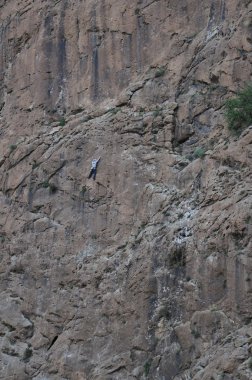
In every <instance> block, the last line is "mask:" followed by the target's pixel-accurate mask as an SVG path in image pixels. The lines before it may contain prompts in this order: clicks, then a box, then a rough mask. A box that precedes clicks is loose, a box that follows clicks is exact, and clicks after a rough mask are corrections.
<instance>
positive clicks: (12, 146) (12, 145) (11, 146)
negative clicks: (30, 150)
mask: <svg viewBox="0 0 252 380" xmlns="http://www.w3.org/2000/svg"><path fill="white" fill-rule="evenodd" d="M16 148H17V146H16V145H15V144H11V145H10V151H11V152H13V151H14V150H15V149H16Z"/></svg>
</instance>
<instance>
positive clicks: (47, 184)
mask: <svg viewBox="0 0 252 380" xmlns="http://www.w3.org/2000/svg"><path fill="white" fill-rule="evenodd" d="M42 187H44V188H45V189H46V188H47V187H49V181H44V182H42Z"/></svg>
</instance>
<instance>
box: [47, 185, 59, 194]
mask: <svg viewBox="0 0 252 380" xmlns="http://www.w3.org/2000/svg"><path fill="white" fill-rule="evenodd" d="M57 190H58V188H57V186H56V185H55V184H54V183H49V192H50V194H54V193H56V191H57Z"/></svg>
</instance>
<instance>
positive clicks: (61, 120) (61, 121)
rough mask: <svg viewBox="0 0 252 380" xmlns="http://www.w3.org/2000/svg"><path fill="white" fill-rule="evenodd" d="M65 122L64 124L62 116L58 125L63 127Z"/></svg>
mask: <svg viewBox="0 0 252 380" xmlns="http://www.w3.org/2000/svg"><path fill="white" fill-rule="evenodd" d="M65 124H66V120H65V118H64V117H62V118H61V119H60V121H59V126H60V127H64V125H65Z"/></svg>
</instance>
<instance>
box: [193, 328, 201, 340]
mask: <svg viewBox="0 0 252 380" xmlns="http://www.w3.org/2000/svg"><path fill="white" fill-rule="evenodd" d="M192 335H193V336H194V338H195V339H198V338H199V337H200V333H199V331H197V330H192Z"/></svg>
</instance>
